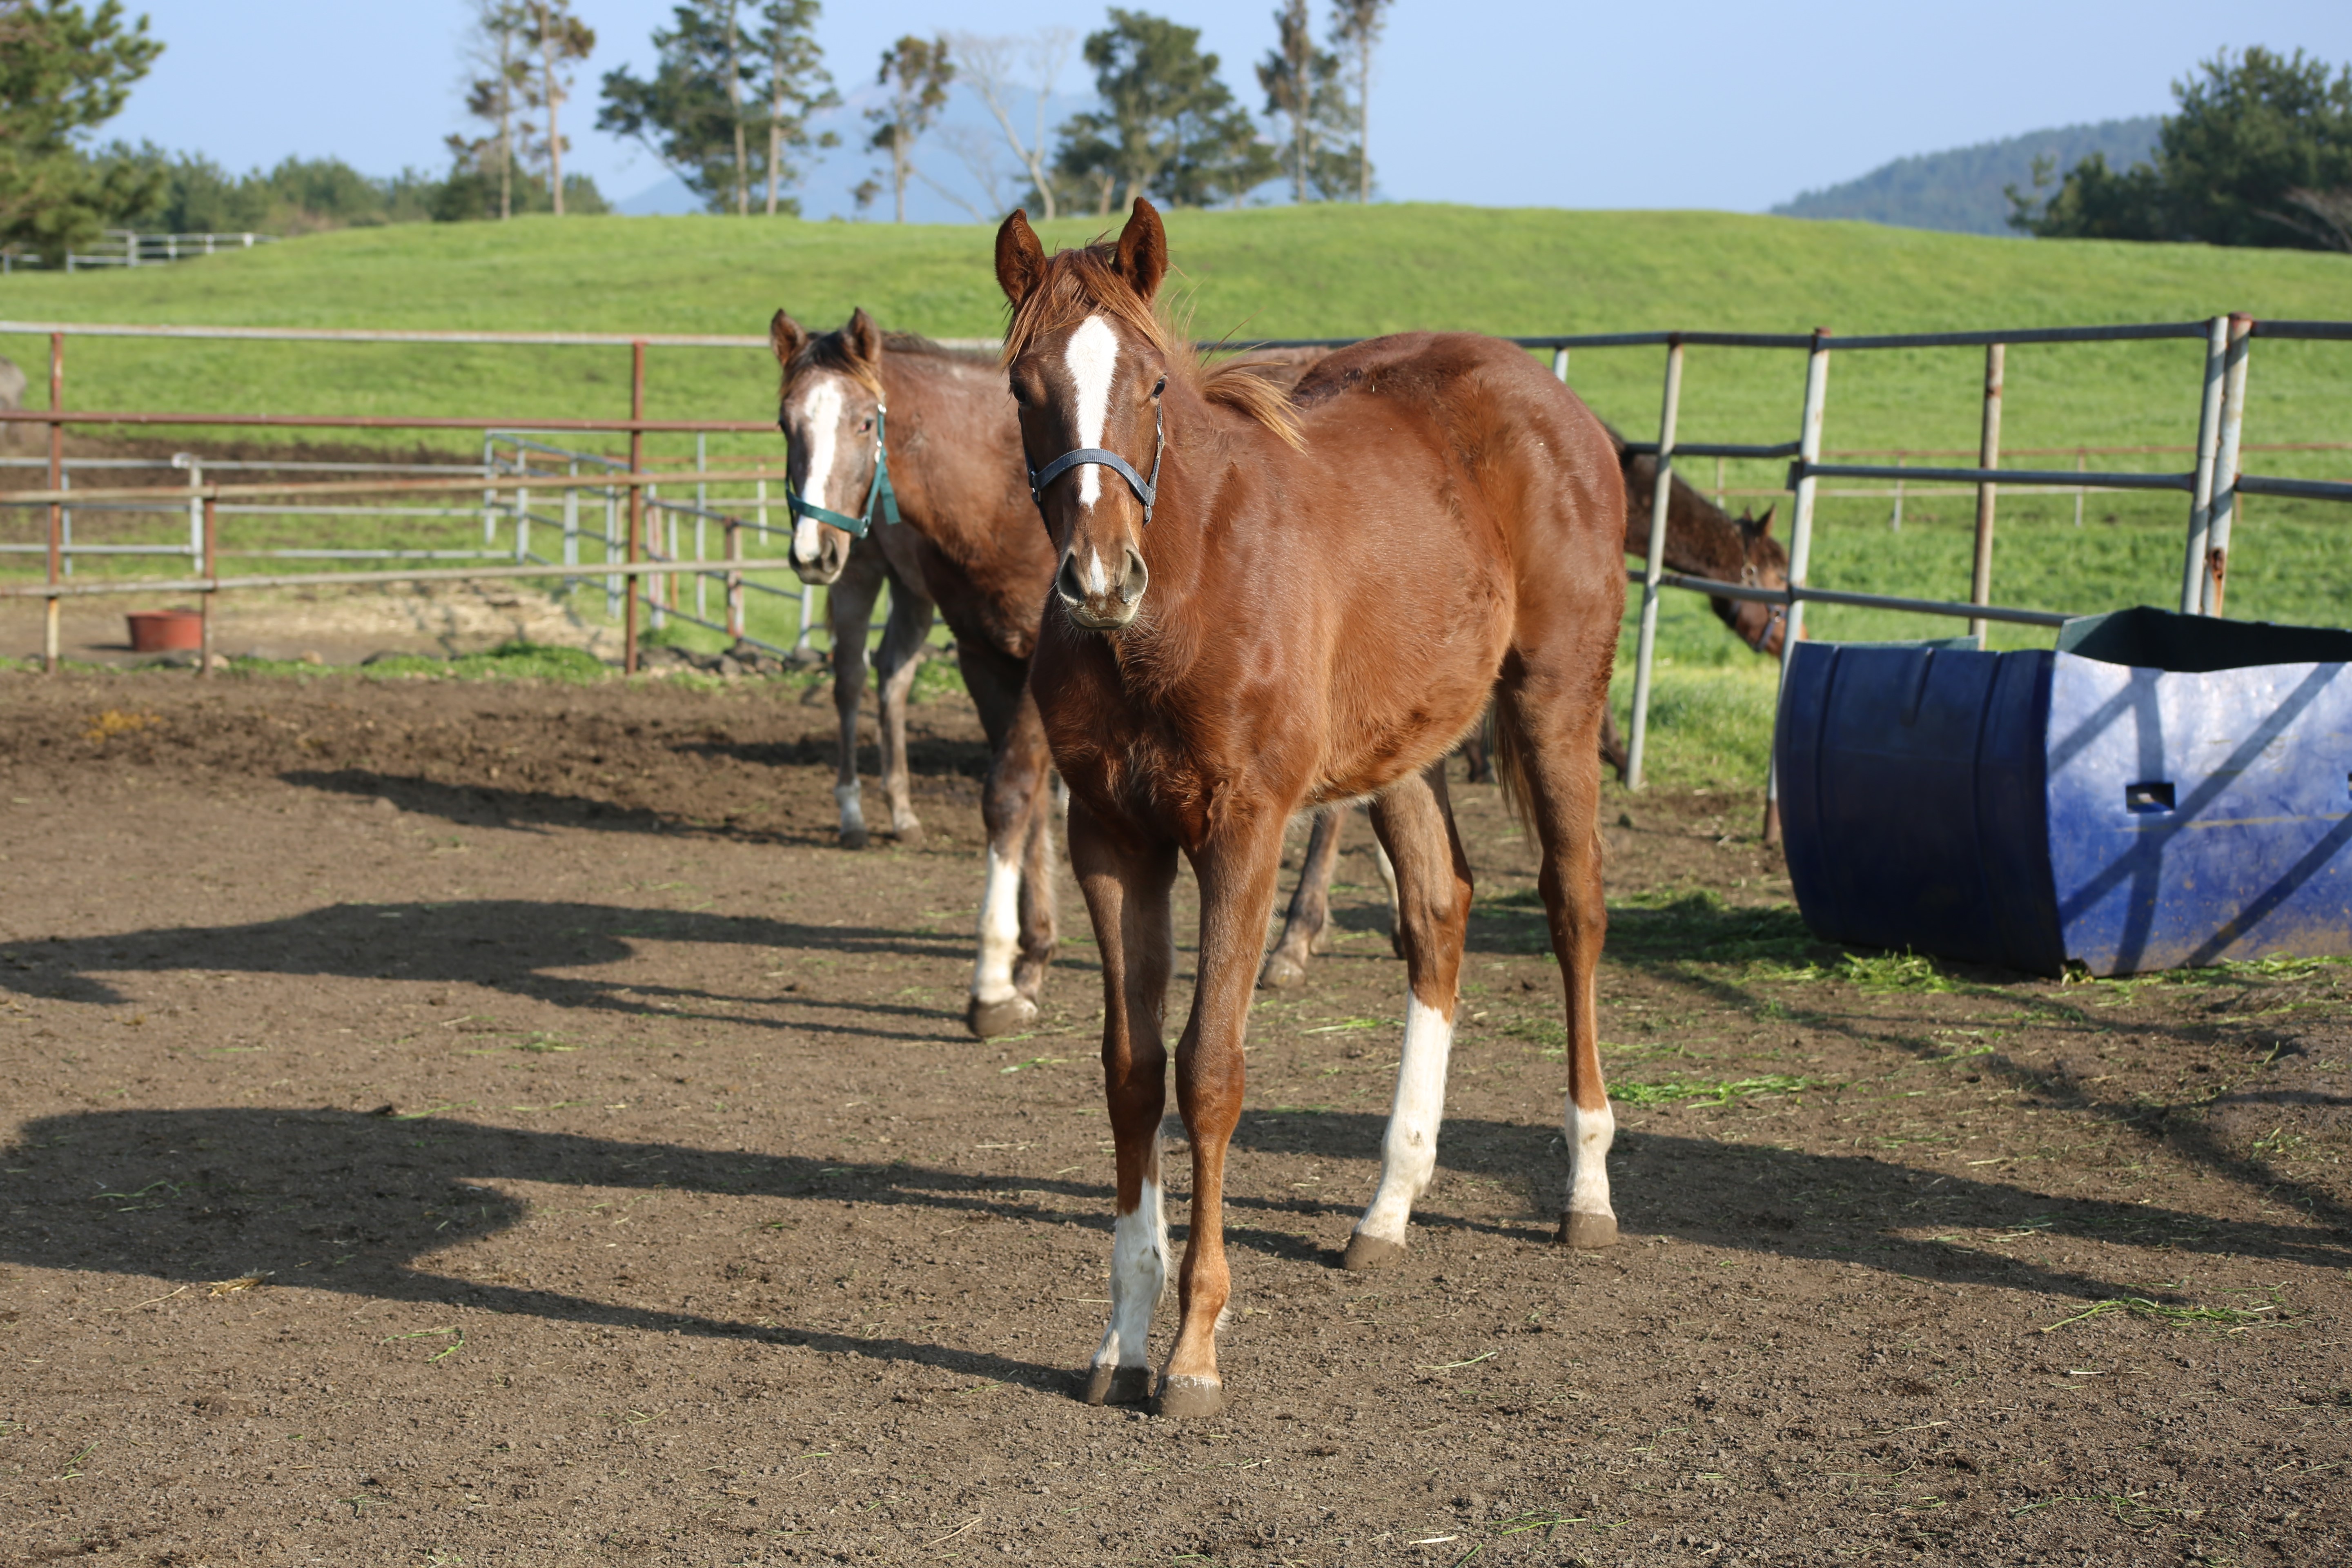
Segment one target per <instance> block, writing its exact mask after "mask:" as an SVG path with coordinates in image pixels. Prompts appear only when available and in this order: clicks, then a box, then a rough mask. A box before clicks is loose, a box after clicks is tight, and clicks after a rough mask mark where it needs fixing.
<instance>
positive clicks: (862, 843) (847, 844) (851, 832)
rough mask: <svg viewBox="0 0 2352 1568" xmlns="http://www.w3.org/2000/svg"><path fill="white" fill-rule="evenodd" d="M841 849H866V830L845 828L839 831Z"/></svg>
mask: <svg viewBox="0 0 2352 1568" xmlns="http://www.w3.org/2000/svg"><path fill="white" fill-rule="evenodd" d="M841 847H843V848H844V849H863V848H865V847H866V829H864V828H862V827H845V828H843V829H842V830H841Z"/></svg>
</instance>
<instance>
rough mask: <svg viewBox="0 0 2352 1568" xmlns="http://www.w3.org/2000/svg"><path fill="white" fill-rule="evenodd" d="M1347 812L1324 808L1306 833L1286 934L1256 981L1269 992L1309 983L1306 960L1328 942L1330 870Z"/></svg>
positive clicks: (1335, 860) (1284, 924)
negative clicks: (1305, 852) (1311, 829)
mask: <svg viewBox="0 0 2352 1568" xmlns="http://www.w3.org/2000/svg"><path fill="white" fill-rule="evenodd" d="M1347 816H1348V808H1347V807H1346V806H1344V805H1332V806H1326V807H1325V808H1324V809H1322V810H1321V811H1318V812H1317V813H1316V814H1315V830H1314V832H1313V833H1311V834H1310V835H1308V836H1307V854H1306V855H1305V857H1304V858H1301V860H1300V861H1299V865H1298V889H1297V891H1296V892H1294V893H1292V894H1291V895H1290V912H1289V913H1288V914H1286V915H1285V916H1284V917H1283V921H1282V935H1281V936H1280V937H1279V938H1277V939H1276V942H1275V944H1274V951H1273V952H1269V953H1267V954H1266V955H1265V967H1264V968H1262V969H1260V970H1259V971H1258V973H1257V983H1258V984H1259V985H1260V986H1262V987H1263V988H1265V990H1268V991H1286V990H1288V989H1289V988H1290V987H1292V986H1294V985H1304V984H1307V960H1308V959H1309V958H1311V957H1313V956H1314V955H1315V954H1317V953H1318V952H1323V951H1324V950H1325V949H1326V948H1327V947H1328V945H1329V944H1328V942H1327V941H1326V940H1325V937H1326V933H1328V931H1329V930H1330V929H1331V871H1332V868H1334V867H1335V866H1337V865H1338V864H1339V830H1340V829H1341V828H1342V827H1343V826H1346V824H1347Z"/></svg>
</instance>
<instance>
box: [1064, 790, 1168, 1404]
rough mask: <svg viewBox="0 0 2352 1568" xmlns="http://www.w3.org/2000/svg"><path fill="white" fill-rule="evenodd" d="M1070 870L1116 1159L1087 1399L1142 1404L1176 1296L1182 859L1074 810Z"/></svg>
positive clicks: (1074, 806)
mask: <svg viewBox="0 0 2352 1568" xmlns="http://www.w3.org/2000/svg"><path fill="white" fill-rule="evenodd" d="M1070 866H1071V868H1072V869H1073V870H1074V871H1076V873H1077V878H1078V885H1079V887H1081V888H1082V889H1085V891H1086V896H1087V914H1089V915H1090V916H1092V917H1093V920H1094V927H1095V942H1096V944H1097V950H1098V952H1100V955H1101V958H1102V977H1103V1044H1102V1059H1103V1091H1104V1095H1105V1098H1106V1099H1108V1101H1109V1104H1110V1126H1111V1136H1112V1138H1113V1140H1114V1141H1115V1142H1116V1144H1117V1146H1118V1156H1117V1159H1118V1196H1117V1199H1116V1204H1117V1207H1116V1211H1115V1217H1114V1219H1113V1220H1112V1223H1111V1246H1110V1322H1109V1324H1108V1327H1106V1328H1105V1329H1104V1330H1103V1337H1102V1344H1101V1345H1100V1346H1099V1347H1098V1348H1097V1350H1096V1352H1095V1359H1094V1364H1093V1366H1091V1367H1090V1368H1088V1369H1087V1380H1086V1386H1085V1392H1084V1395H1083V1397H1084V1398H1085V1400H1086V1402H1087V1404H1089V1405H1133V1404H1139V1403H1141V1402H1142V1401H1144V1400H1146V1399H1149V1398H1150V1396H1151V1348H1150V1342H1151V1313H1152V1309H1153V1308H1154V1307H1156V1306H1157V1305H1158V1304H1159V1301H1160V1292H1161V1291H1163V1290H1165V1289H1167V1287H1168V1213H1167V1208H1166V1205H1165V1204H1164V1202H1163V1199H1162V1197H1161V1193H1162V1187H1161V1184H1160V1117H1161V1115H1162V1114H1163V1113H1164V1112H1165V1110H1166V1109H1167V1101H1168V1047H1167V1046H1166V1044H1165V1042H1164V1041H1163V1039H1162V1027H1163V1022H1164V1019H1165V1016H1166V1010H1167V1002H1168V977H1169V975H1170V974H1171V973H1172V972H1173V971H1174V969H1175V966H1176V947H1175V940H1174V935H1173V932H1172V930H1171V926H1170V924H1169V915H1168V891H1169V889H1170V887H1171V885H1172V884H1173V883H1174V882H1175V879H1176V851H1175V849H1174V848H1173V847H1171V846H1169V845H1166V844H1155V843H1151V842H1150V841H1149V840H1146V839H1143V838H1140V837H1137V836H1136V835H1134V834H1133V833H1131V832H1130V831H1129V830H1128V829H1127V827H1126V826H1125V825H1123V824H1110V823H1105V822H1103V821H1101V820H1100V819H1098V818H1097V817H1096V816H1095V815H1094V814H1093V813H1092V812H1090V811H1088V810H1087V807H1086V805H1085V804H1084V803H1083V802H1080V801H1072V802H1071V803H1070Z"/></svg>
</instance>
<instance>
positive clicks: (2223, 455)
mask: <svg viewBox="0 0 2352 1568" xmlns="http://www.w3.org/2000/svg"><path fill="white" fill-rule="evenodd" d="M2253 335H2254V319H2253V318H2252V316H2249V315H2245V314H2243V313H2242V312H2238V311H2232V312H2231V316H2230V352H2229V368H2228V373H2227V374H2226V375H2225V376H2224V377H2223V379H2222V383H2221V442H2220V444H2219V447H2218V448H2217V449H2216V450H2215V452H2214V454H2213V516H2212V521H2211V523H2210V525H2209V531H2208V532H2207V534H2206V538H2205V571H2204V589H2205V606H2204V607H2205V613H2206V614H2207V615H2209V616H2218V615H2220V614H2221V613H2222V612H2221V595H2222V594H2223V593H2224V592H2225V591H2226V590H2227V589H2228V587H2229V575H2230V524H2231V522H2233V521H2236V519H2237V515H2238V438H2239V437H2241V436H2242V434H2244V432H2245V428H2246V355H2247V353H2248V351H2249V350H2251V349H2252V347H2253V342H2252V340H2253Z"/></svg>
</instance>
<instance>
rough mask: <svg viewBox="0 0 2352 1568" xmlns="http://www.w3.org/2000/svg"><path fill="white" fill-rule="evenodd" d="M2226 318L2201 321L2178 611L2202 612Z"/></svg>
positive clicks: (2226, 359) (2224, 370) (2227, 336)
mask: <svg viewBox="0 0 2352 1568" xmlns="http://www.w3.org/2000/svg"><path fill="white" fill-rule="evenodd" d="M2229 360H2230V318H2229V317H2227V316H2216V317H2214V318H2213V319H2212V320H2211V321H2209V322H2207V323H2206V325H2205V381H2204V385H2203V388H2202V390H2201V393H2200V396H2199V398H2198V400H2197V479H2196V488H2195V489H2192V490H2191V491H2190V492H2189V548H2188V549H2187V550H2185V551H2183V552H2181V558H2180V613H2181V614H2182V615H2184V616H2201V615H2203V614H2204V613H2205V540H2206V535H2207V533H2208V531H2210V528H2211V527H2212V522H2213V459H2214V454H2215V452H2216V450H2217V449H2218V448H2219V447H2220V446H2221V384H2222V382H2223V381H2224V380H2225V379H2226V378H2227V376H2228V374H2229Z"/></svg>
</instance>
